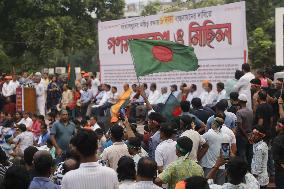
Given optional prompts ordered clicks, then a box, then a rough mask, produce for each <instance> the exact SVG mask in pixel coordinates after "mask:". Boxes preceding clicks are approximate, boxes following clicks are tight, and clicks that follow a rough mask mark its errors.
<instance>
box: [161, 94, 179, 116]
mask: <svg viewBox="0 0 284 189" xmlns="http://www.w3.org/2000/svg"><path fill="white" fill-rule="evenodd" d="M161 113H162V115H163V116H165V117H166V118H168V119H169V120H173V118H175V117H178V116H179V115H180V114H181V110H180V102H179V101H178V99H177V98H176V97H175V96H174V95H173V94H170V96H169V97H168V99H167V101H166V103H165V105H164V107H163V109H162V112H161Z"/></svg>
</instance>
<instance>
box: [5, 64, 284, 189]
mask: <svg viewBox="0 0 284 189" xmlns="http://www.w3.org/2000/svg"><path fill="white" fill-rule="evenodd" d="M148 85H149V86H148ZM20 86H22V87H33V88H35V91H36V96H37V97H36V101H37V112H36V113H33V114H31V113H30V112H16V109H15V99H16V98H15V95H16V88H17V87H20ZM0 89H1V90H0V91H1V97H0V111H1V114H0V136H1V149H0V184H1V187H3V188H5V189H13V188H17V189H19V188H23V189H26V188H31V189H34V188H44V187H45V188H60V187H61V188H66V189H72V188H74V189H75V188H76V189H78V188H82V189H83V188H84V189H85V188H86V189H89V188H94V186H95V188H122V189H123V188H126V189H128V188H160V187H163V188H169V189H174V188H176V189H180V188H186V189H188V188H193V189H195V188H196V189H197V188H198V189H203V188H204V189H205V188H252V189H253V188H267V187H268V185H269V183H273V182H275V184H276V185H277V187H278V188H280V189H282V188H284V136H283V133H284V110H283V99H284V96H283V78H277V79H275V80H274V78H270V77H269V76H267V75H266V74H265V73H264V72H263V71H262V70H258V71H257V72H256V73H255V74H253V73H252V72H251V70H250V66H249V64H243V65H242V70H236V73H235V78H232V79H228V80H227V81H225V82H224V83H223V82H219V83H217V84H216V86H213V85H212V83H211V82H210V81H208V80H204V81H203V82H202V89H197V85H196V84H193V83H190V84H189V83H182V84H180V86H178V85H171V86H163V87H161V89H158V88H157V85H156V84H155V83H151V84H147V83H143V84H138V83H137V84H132V85H131V86H130V85H129V84H127V83H126V84H124V86H123V90H122V91H118V90H117V87H116V86H110V85H108V84H107V83H100V81H99V79H97V77H96V74H95V73H88V72H81V78H80V79H78V80H76V81H75V88H72V89H71V88H70V87H69V86H68V80H67V77H64V76H62V75H48V74H46V73H40V72H37V73H35V74H31V75H28V73H27V72H23V73H22V74H21V75H16V74H2V76H1V79H0ZM177 103H178V105H177ZM168 112H170V114H168Z"/></svg>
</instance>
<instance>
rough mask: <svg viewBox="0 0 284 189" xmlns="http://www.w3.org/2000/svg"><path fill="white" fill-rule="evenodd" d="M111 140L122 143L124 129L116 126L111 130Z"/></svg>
mask: <svg viewBox="0 0 284 189" xmlns="http://www.w3.org/2000/svg"><path fill="white" fill-rule="evenodd" d="M110 134H111V140H112V141H113V142H120V141H122V140H123V136H124V133H123V128H122V127H121V126H119V125H114V126H112V127H111V129H110Z"/></svg>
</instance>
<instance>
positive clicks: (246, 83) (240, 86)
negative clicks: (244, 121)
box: [234, 72, 255, 110]
mask: <svg viewBox="0 0 284 189" xmlns="http://www.w3.org/2000/svg"><path fill="white" fill-rule="evenodd" d="M254 78H255V76H254V75H253V74H252V73H251V72H248V73H246V74H245V75H243V76H242V77H241V78H240V79H239V81H238V82H237V84H236V85H235V86H234V91H237V92H239V94H245V95H246V96H247V108H249V109H250V110H251V109H252V106H251V91H250V86H251V84H250V81H251V80H252V79H254Z"/></svg>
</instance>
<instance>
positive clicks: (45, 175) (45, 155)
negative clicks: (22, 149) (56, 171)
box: [29, 151, 60, 189]
mask: <svg viewBox="0 0 284 189" xmlns="http://www.w3.org/2000/svg"><path fill="white" fill-rule="evenodd" d="M34 166H35V172H36V173H37V177H34V178H33V180H32V182H31V184H30V186H29V189H39V188H50V189H60V187H59V186H58V185H56V184H54V183H53V182H52V181H51V180H50V179H49V177H50V175H51V171H52V167H53V160H52V157H51V155H50V154H49V152H48V151H38V152H36V153H35V155H34Z"/></svg>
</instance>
